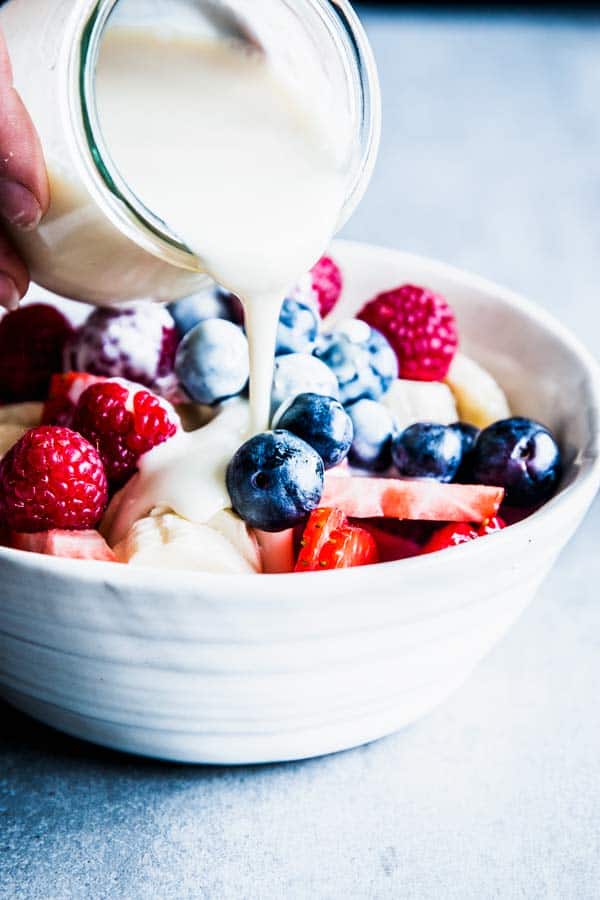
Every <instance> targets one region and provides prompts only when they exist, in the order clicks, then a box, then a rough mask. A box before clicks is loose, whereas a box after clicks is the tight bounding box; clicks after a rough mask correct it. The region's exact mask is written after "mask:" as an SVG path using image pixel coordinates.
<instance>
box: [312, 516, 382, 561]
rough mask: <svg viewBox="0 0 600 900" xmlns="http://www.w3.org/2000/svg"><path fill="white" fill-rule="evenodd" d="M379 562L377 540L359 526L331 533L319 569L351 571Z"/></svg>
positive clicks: (345, 527) (343, 528) (344, 526)
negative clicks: (357, 567)
mask: <svg viewBox="0 0 600 900" xmlns="http://www.w3.org/2000/svg"><path fill="white" fill-rule="evenodd" d="M377 562H379V551H378V549H377V544H376V543H375V538H374V537H373V536H372V535H371V534H369V532H368V531H365V529H364V528H359V527H358V526H357V525H343V526H342V527H341V528H336V529H335V530H334V531H332V532H331V534H330V535H329V538H328V539H327V541H326V542H325V544H324V545H323V548H322V550H321V553H320V555H319V563H318V568H319V569H350V568H353V567H355V566H369V565H371V564H373V563H377Z"/></svg>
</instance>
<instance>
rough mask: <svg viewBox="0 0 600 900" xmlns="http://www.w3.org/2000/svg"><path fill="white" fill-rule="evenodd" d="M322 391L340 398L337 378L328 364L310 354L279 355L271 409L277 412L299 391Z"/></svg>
mask: <svg viewBox="0 0 600 900" xmlns="http://www.w3.org/2000/svg"><path fill="white" fill-rule="evenodd" d="M309 393H311V394H322V395H323V396H324V397H333V398H334V399H336V400H337V399H338V398H339V390H338V382H337V378H336V377H335V375H334V374H333V372H332V371H331V369H329V368H328V367H327V366H326V365H325V363H323V362H321V360H319V359H317V358H316V357H315V356H309V355H308V354H307V353H288V354H286V355H285V356H278V357H277V359H276V360H275V369H274V372H273V388H272V393H271V412H272V413H273V414H274V413H276V412H277V411H278V410H279V409H280V407H281V405H282V403H285V402H286V401H289V400H292V399H293V398H294V397H297V396H298V394H309Z"/></svg>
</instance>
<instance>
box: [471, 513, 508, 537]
mask: <svg viewBox="0 0 600 900" xmlns="http://www.w3.org/2000/svg"><path fill="white" fill-rule="evenodd" d="M504 528H506V522H505V521H504V519H501V518H500V516H492V518H491V519H486V520H485V521H484V522H482V523H481V525H480V527H479V529H478V531H477V534H478V535H479V537H486V535H488V534H497V533H498V532H499V531H503V529H504Z"/></svg>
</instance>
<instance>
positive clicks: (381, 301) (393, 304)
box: [358, 284, 458, 381]
mask: <svg viewBox="0 0 600 900" xmlns="http://www.w3.org/2000/svg"><path fill="white" fill-rule="evenodd" d="M358 318H359V319H362V320H363V321H364V322H368V324H369V325H370V326H371V327H372V328H376V329H377V330H378V331H381V333H382V334H384V335H385V336H386V338H387V339H388V341H389V342H390V344H391V345H392V347H393V348H394V350H395V351H396V354H397V356H398V364H399V367H400V378H410V379H412V380H414V381H442V380H443V379H444V378H445V377H446V375H447V374H448V369H449V368H450V364H451V363H452V360H453V359H454V356H455V354H456V350H457V347H458V331H457V327H456V319H455V318H454V313H453V312H452V309H451V308H450V307H449V306H448V304H447V302H446V301H445V300H444V298H443V297H440V295H439V294H434V293H432V292H431V291H428V290H427V288H422V287H416V286H415V285H412V284H405V285H403V287H399V288H395V289H394V290H392V291H387V292H386V293H384V294H379V296H378V297H375V299H374V300H371V302H370V303H367V305H366V306H364V307H363V309H362V310H361V312H360V313H359V314H358Z"/></svg>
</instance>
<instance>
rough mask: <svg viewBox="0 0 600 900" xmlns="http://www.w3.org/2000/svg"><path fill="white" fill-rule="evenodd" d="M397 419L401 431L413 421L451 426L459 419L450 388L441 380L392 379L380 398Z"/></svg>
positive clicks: (412, 423)
mask: <svg viewBox="0 0 600 900" xmlns="http://www.w3.org/2000/svg"><path fill="white" fill-rule="evenodd" d="M382 402H383V403H384V404H385V405H386V406H387V407H388V409H389V410H390V411H391V413H392V415H393V416H394V418H395V419H396V422H397V425H398V428H399V429H400V430H402V429H404V428H408V426H409V425H414V423H415V422H435V423H436V424H437V425H451V424H452V422H457V421H458V410H457V409H456V403H455V402H454V397H453V395H452V391H451V390H450V388H449V387H448V385H446V384H442V383H441V382H440V381H410V380H409V379H406V378H400V379H398V380H397V381H395V382H394V383H393V384H392V386H391V388H390V389H389V391H388V392H387V394H386V395H385V397H384V398H383V401H382Z"/></svg>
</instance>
